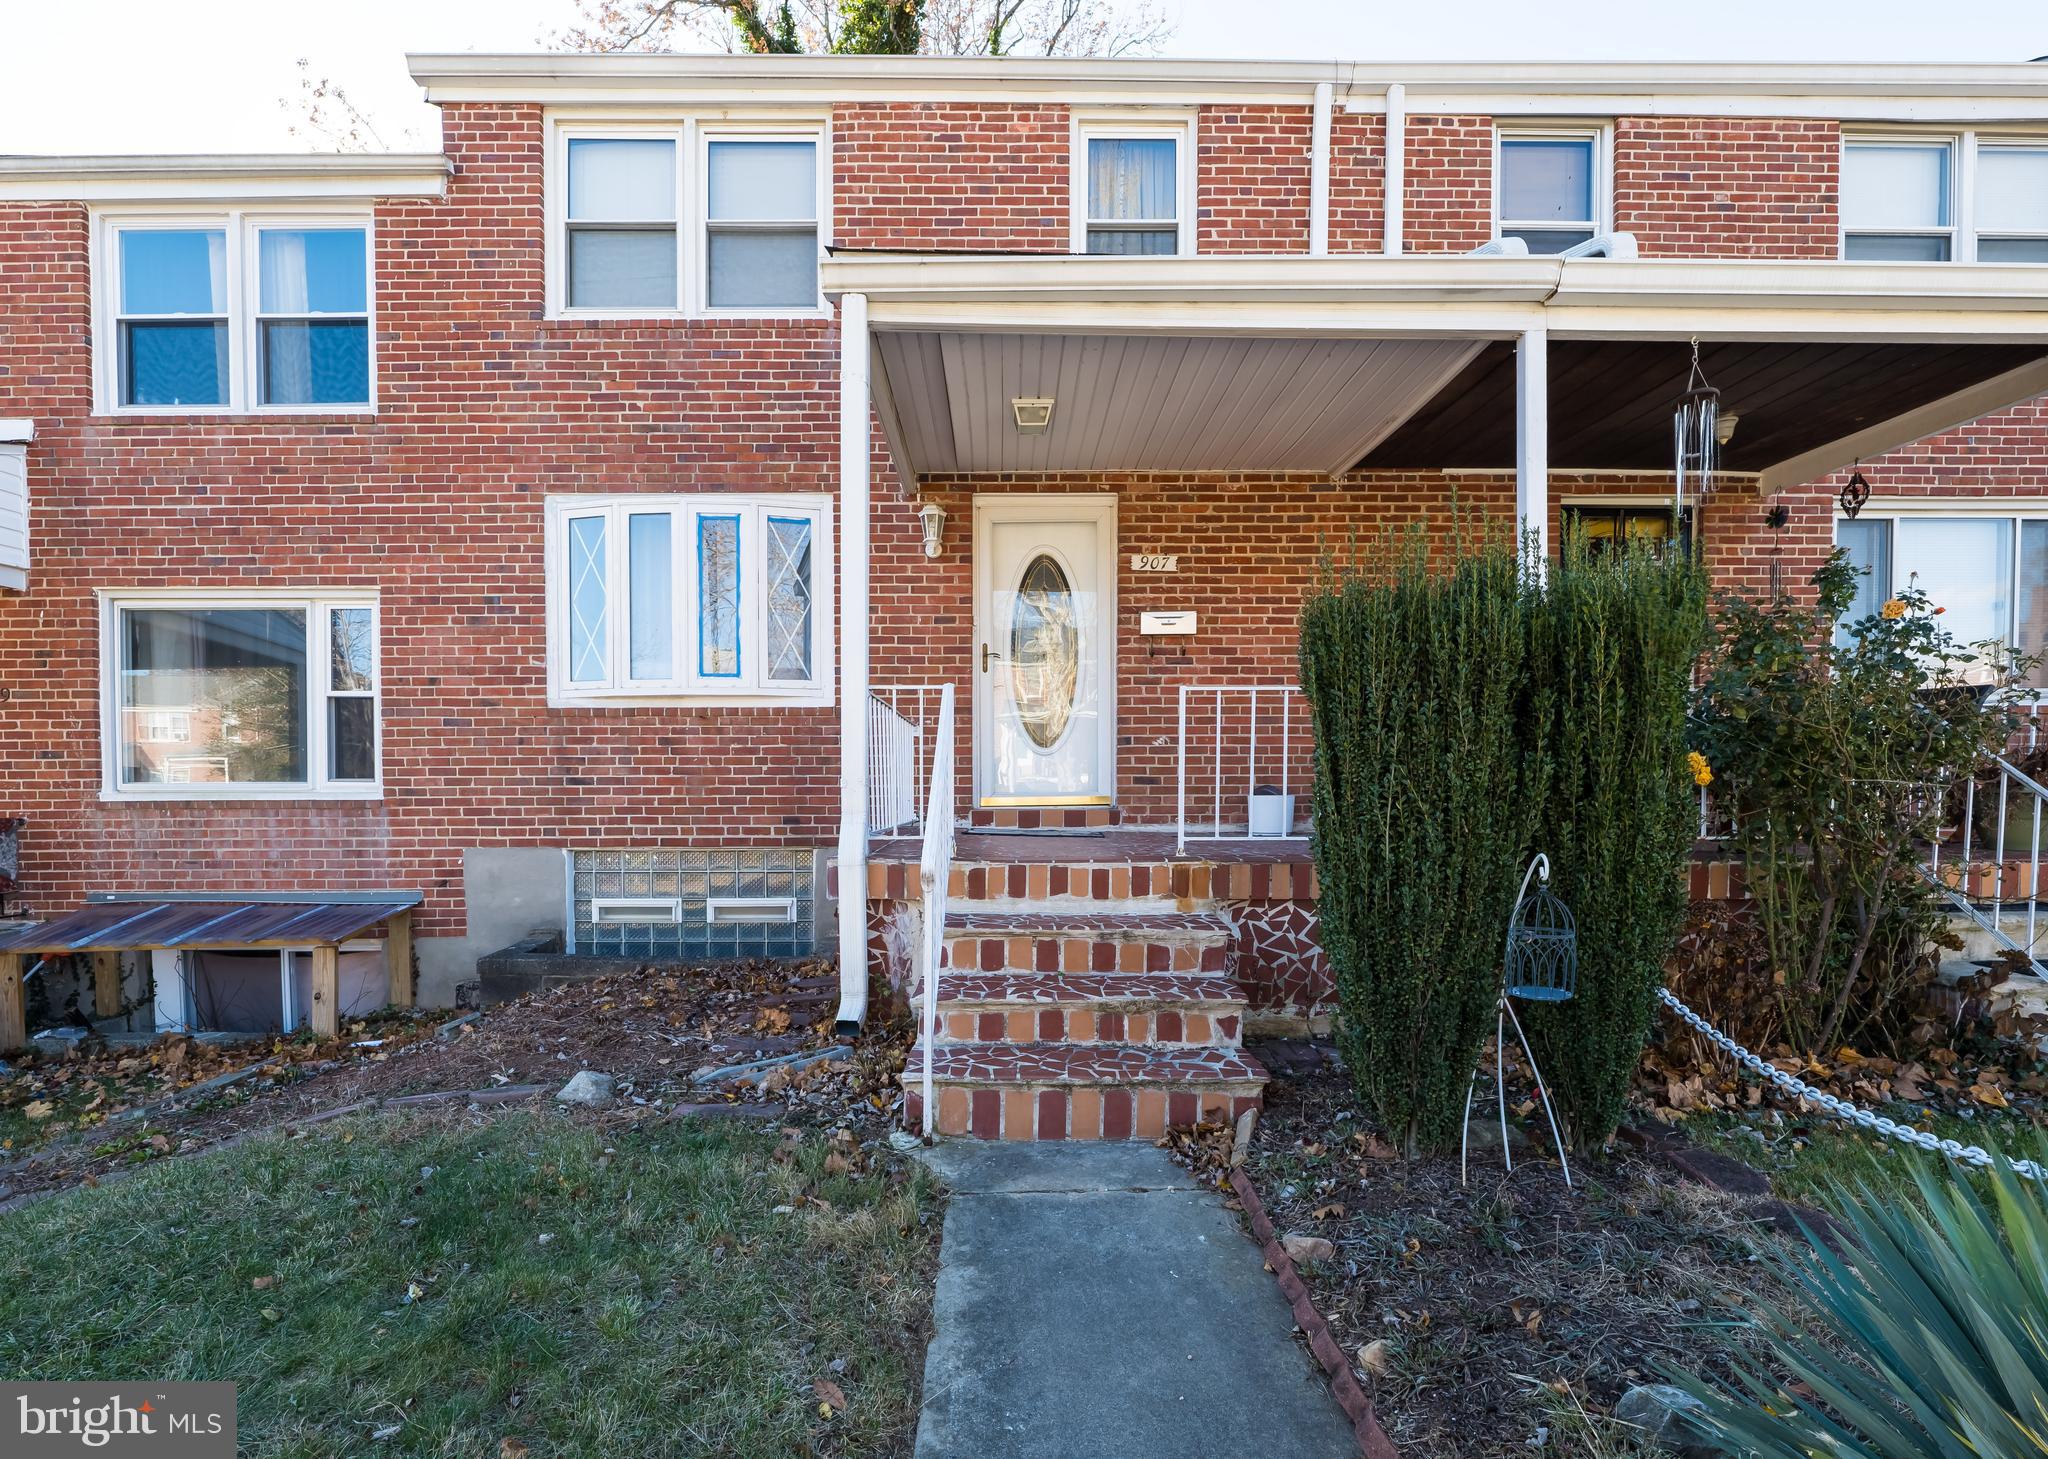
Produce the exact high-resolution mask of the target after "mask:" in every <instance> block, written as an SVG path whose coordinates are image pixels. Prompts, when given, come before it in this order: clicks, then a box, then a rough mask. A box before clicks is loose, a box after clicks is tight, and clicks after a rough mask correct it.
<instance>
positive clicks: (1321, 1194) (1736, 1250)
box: [1180, 1061, 1779, 1459]
mask: <svg viewBox="0 0 2048 1459" xmlns="http://www.w3.org/2000/svg"><path fill="white" fill-rule="evenodd" d="M1474 1130H1475V1134H1476V1133H1477V1131H1478V1121H1477V1120H1476V1119H1475V1121H1474ZM1494 1142H1495V1143H1494V1144H1493V1145H1492V1146H1490V1147H1488V1148H1485V1149H1478V1148H1475V1149H1474V1151H1473V1155H1472V1168H1471V1183H1470V1185H1469V1186H1467V1185H1462V1184H1460V1181H1459V1171H1458V1161H1457V1159H1456V1157H1455V1156H1453V1157H1450V1158H1448V1159H1425V1160H1419V1161H1416V1162H1413V1163H1404V1162H1402V1161H1401V1160H1400V1159H1399V1158H1397V1157H1396V1156H1395V1154H1394V1152H1393V1151H1392V1150H1391V1149H1389V1148H1388V1147H1387V1145H1386V1144H1385V1142H1384V1141H1383V1140H1382V1139H1381V1137H1380V1136H1379V1135H1378V1133H1377V1132H1375V1131H1374V1130H1372V1129H1371V1128H1370V1126H1369V1125H1368V1124H1367V1123H1366V1122H1365V1121H1364V1120H1363V1118H1362V1117H1361V1108H1360V1104H1359V1101H1358V1099H1357V1097H1356V1095H1355V1093H1354V1091H1353V1090H1352V1088H1351V1085H1350V1083H1349V1081H1348V1079H1347V1078H1346V1077H1345V1076H1344V1074H1343V1073H1342V1072H1341V1071H1340V1070H1338V1069H1337V1068H1335V1067H1334V1065H1332V1064H1330V1063H1328V1062H1326V1061H1325V1062H1320V1063H1318V1062H1316V1061H1297V1062H1296V1063H1295V1064H1294V1065H1293V1066H1291V1068H1290V1072H1289V1073H1288V1074H1287V1075H1286V1076H1284V1077H1277V1078H1276V1079H1275V1080H1274V1082H1273V1084H1272V1085H1271V1086H1270V1087H1269V1088H1268V1090H1267V1095H1266V1114H1265V1116H1264V1117H1263V1118H1262V1119H1261V1120H1260V1121H1259V1124H1258V1127H1257V1130H1256V1132H1255V1134H1254V1136H1253V1139H1252V1141H1251V1144H1250V1147H1249V1150H1248V1154H1247V1158H1246V1161H1245V1165H1244V1170H1245V1173H1246V1174H1247V1175H1248V1176H1249V1177H1250V1179H1251V1181H1252V1182H1253V1184H1254V1185H1255V1186H1256V1188H1257V1190H1258V1192H1259V1194H1260V1195H1261V1197H1262V1198H1263V1201H1264V1204H1265V1206H1266V1208H1267V1210H1268V1212H1269V1213H1270V1219H1271V1222H1272V1224H1273V1226H1274V1228H1275V1229H1276V1230H1277V1231H1278V1232H1280V1233H1283V1235H1303V1236H1315V1237H1322V1238H1324V1239H1326V1240H1328V1241H1329V1242H1331V1243H1333V1245H1334V1247H1335V1255H1334V1256H1333V1257H1331V1258H1330V1259H1327V1260H1308V1261H1302V1262H1300V1263H1298V1264H1297V1265H1298V1267H1299V1270H1300V1274H1301V1277H1302V1279H1303V1281H1304V1282H1305V1283H1306V1284H1307V1287H1308V1289H1309V1293H1310V1295H1311V1298H1312V1300H1313V1302H1314V1305H1315V1307H1316V1309H1317V1310H1318V1311H1319V1312H1320V1313H1321V1314H1322V1315H1323V1316H1324V1317H1325V1318H1327V1319H1328V1321H1329V1323H1330V1326H1331V1329H1332V1331H1333V1333H1334V1336H1335V1338H1336V1340H1337V1342H1338V1344H1339V1345H1340V1346H1341V1348H1342V1349H1343V1351H1344V1352H1345V1353H1346V1354H1347V1355H1348V1356H1349V1357H1350V1358H1351V1360H1352V1362H1353V1365H1354V1371H1355V1374H1356V1376H1357V1377H1358V1378H1359V1380H1360V1382H1361V1383H1363V1385H1364V1387H1365V1389H1366V1391H1367V1393H1368V1394H1369V1395H1370V1396H1371V1398H1372V1401H1373V1405H1374V1409H1375V1412H1376V1416H1377V1419H1378V1422H1379V1424H1380V1426H1381V1427H1382V1428H1384V1430H1385V1431H1386V1433H1387V1435H1388V1436H1389V1437H1390V1438H1391V1439H1392V1441H1393V1443H1394V1445H1395V1446H1396V1447H1397V1448H1398V1450H1399V1451H1400V1453H1401V1454H1403V1455H1405V1456H1446V1459H1449V1456H1457V1459H1481V1456H1497V1455H1519V1456H1527V1455H1529V1454H1531V1453H1546V1452H1547V1453H1574V1452H1577V1453H1594V1452H1603V1451H1601V1450H1598V1449H1595V1448H1594V1447H1592V1446H1591V1444H1590V1443H1588V1442H1586V1439H1587V1436H1589V1435H1590V1434H1593V1433H1596V1432H1598V1431H1599V1430H1600V1429H1601V1428H1602V1426H1603V1424H1604V1423H1605V1419H1604V1416H1605V1415H1606V1414H1607V1412H1608V1410H1610V1409H1611V1407H1612V1405H1613V1404H1614V1402H1615V1401H1616V1400H1617V1399H1619V1398H1620V1396H1621V1395H1622V1394H1623V1393H1624V1392H1626V1391H1627V1389H1628V1388H1630V1387H1631V1386H1633V1385H1635V1384H1637V1383H1642V1382H1655V1381H1658V1380H1659V1377H1660V1373H1659V1371H1658V1364H1660V1363H1673V1364H1679V1365H1682V1366H1706V1367H1709V1368H1711V1367H1713V1366H1714V1364H1715V1361H1716V1360H1715V1358H1714V1354H1715V1352H1716V1350H1717V1349H1718V1348H1719V1346H1720V1339H1721V1338H1722V1337H1723V1336H1724V1335H1725V1334H1726V1332H1727V1331H1728V1330H1729V1325H1730V1324H1731V1323H1734V1322H1738V1321H1741V1320H1742V1314H1741V1312H1740V1310H1739V1309H1740V1306H1741V1304H1742V1302H1743V1301H1744V1300H1745V1295H1746V1294H1745V1289H1746V1288H1753V1287H1754V1286H1755V1285H1756V1276H1757V1271H1756V1266H1755V1259H1756V1253H1757V1251H1758V1250H1759V1249H1760V1247H1761V1245H1762V1244H1764V1243H1766V1242H1769V1241H1773V1240H1776V1239H1778V1238H1777V1237H1775V1236H1774V1235H1772V1234H1771V1228H1772V1217H1773V1215H1776V1214H1779V1213H1778V1212H1775V1211H1773V1210H1772V1209H1770V1207H1771V1205H1772V1203H1771V1202H1769V1200H1768V1198H1767V1197H1747V1196H1743V1195H1739V1194H1733V1193H1730V1192H1726V1191H1717V1190H1712V1189H1708V1188H1705V1187H1702V1186H1700V1185H1697V1184H1694V1183H1692V1182H1691V1181H1688V1180H1686V1179H1685V1178H1684V1177H1683V1176H1682V1175H1681V1174H1680V1173H1679V1172H1678V1171H1676V1170H1675V1169H1673V1168H1672V1167H1671V1166H1670V1165H1669V1164H1667V1163H1665V1162H1664V1161H1662V1160H1659V1159H1656V1158H1653V1157H1652V1156H1651V1155H1650V1154H1646V1153H1639V1152H1637V1151H1634V1150H1632V1149H1627V1148H1618V1149H1617V1150H1616V1152H1615V1153H1613V1154H1611V1155H1608V1156H1606V1157H1604V1158H1602V1159H1601V1160H1599V1161H1598V1162H1594V1163H1592V1164H1590V1165H1585V1166H1582V1165H1580V1164H1577V1163H1575V1164H1574V1166H1573V1175H1574V1177H1575V1179H1576V1180H1577V1182H1578V1184H1577V1188H1576V1189H1567V1188H1566V1186H1565V1184H1564V1181H1563V1178H1562V1175H1561V1173H1560V1171H1559V1168H1558V1166H1557V1164H1556V1162H1555V1160H1554V1159H1552V1158H1549V1157H1547V1156H1546V1155H1545V1154H1543V1153H1542V1152H1541V1151H1540V1150H1536V1149H1529V1150H1526V1151H1524V1152H1522V1153H1518V1155H1517V1158H1516V1168H1515V1171H1514V1173H1513V1174H1512V1175H1508V1174H1505V1173H1504V1172H1503V1170H1502V1168H1501V1159H1500V1153H1499V1149H1498V1134H1497V1126H1496V1127H1495V1135H1494ZM1228 1149H1229V1140H1228V1136H1227V1134H1225V1133H1223V1132H1221V1131H1217V1132H1215V1135H1214V1136H1212V1138H1210V1139H1208V1140H1207V1141H1206V1142H1203V1141H1200V1140H1190V1139H1187V1138H1186V1137H1185V1136H1183V1137H1181V1140H1180V1153H1181V1154H1182V1155H1183V1156H1184V1157H1185V1158H1191V1159H1192V1160H1193V1161H1194V1163H1196V1164H1198V1165H1201V1166H1204V1167H1205V1168H1207V1169H1208V1170H1209V1172H1210V1173H1211V1174H1212V1175H1217V1174H1219V1173H1220V1172H1219V1169H1218V1162H1219V1158H1227V1153H1228ZM1568 1433H1569V1434H1570V1435H1571V1436H1573V1437H1572V1438H1571V1439H1569V1440H1568V1439H1567V1434H1568ZM1609 1437H1610V1439H1611V1438H1612V1437H1613V1436H1612V1434H1611V1433H1610V1436H1609Z"/></svg>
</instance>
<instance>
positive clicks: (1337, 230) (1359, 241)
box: [1330, 107, 1387, 253]
mask: <svg viewBox="0 0 2048 1459" xmlns="http://www.w3.org/2000/svg"><path fill="white" fill-rule="evenodd" d="M1386 139H1387V119H1386V118H1385V117H1383V116H1369V115H1366V114H1364V113H1362V112H1361V113H1357V114H1353V113H1350V112H1346V111H1344V110H1343V109H1342V108H1341V107H1340V108H1337V109H1336V110H1335V111H1334V112H1333V113H1332V115H1331V117H1330V251H1331V252H1332V253H1377V252H1379V250H1380V246H1381V245H1382V244H1383V243H1385V241H1386V216H1387V170H1386V159H1385V153H1384V149H1385V147H1386Z"/></svg>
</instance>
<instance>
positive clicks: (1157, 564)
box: [1131, 552, 1180, 572]
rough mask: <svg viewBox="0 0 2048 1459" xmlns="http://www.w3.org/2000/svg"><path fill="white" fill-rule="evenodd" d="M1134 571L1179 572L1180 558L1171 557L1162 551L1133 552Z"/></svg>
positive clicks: (1132, 569)
mask: <svg viewBox="0 0 2048 1459" xmlns="http://www.w3.org/2000/svg"><path fill="white" fill-rule="evenodd" d="M1131 571H1132V572H1179V571H1180V559H1179V558H1178V557H1169V556H1167V555H1166V554H1165V553H1162V552H1133V553H1132V554H1131Z"/></svg>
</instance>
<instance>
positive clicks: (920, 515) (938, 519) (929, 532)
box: [917, 502, 946, 557]
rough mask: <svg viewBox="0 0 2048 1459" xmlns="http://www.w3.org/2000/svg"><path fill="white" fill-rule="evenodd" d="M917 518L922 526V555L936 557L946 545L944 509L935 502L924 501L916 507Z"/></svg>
mask: <svg viewBox="0 0 2048 1459" xmlns="http://www.w3.org/2000/svg"><path fill="white" fill-rule="evenodd" d="M917 520H918V525H920V526H921V527H923V528H924V555H925V556H926V557H937V556H938V555H939V552H940V550H941V549H942V548H944V547H945V545H946V509H945V508H944V507H942V506H940V505H939V504H938V503H937V502H925V503H923V504H922V505H921V506H919V507H918V509H917Z"/></svg>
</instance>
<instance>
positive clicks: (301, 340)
mask: <svg viewBox="0 0 2048 1459" xmlns="http://www.w3.org/2000/svg"><path fill="white" fill-rule="evenodd" d="M262 254H263V257H262V264H261V268H262V271H263V276H262V279H261V280H260V302H261V304H262V306H263V312H264V313H265V314H304V313H306V312H307V311H308V309H310V307H311V305H310V304H309V303H308V299H309V296H310V292H311V291H310V289H309V287H308V284H307V279H306V235H305V234H303V233H290V232H285V231H283V230H278V231H275V232H270V233H266V234H265V235H264V236H263V250H262ZM263 353H264V360H263V373H264V379H265V381H266V383H267V385H268V389H267V390H266V391H265V396H266V398H268V399H270V400H274V401H280V402H283V401H291V402H294V403H296V402H300V401H308V400H311V399H313V398H314V397H313V351H312V339H311V337H310V334H309V332H308V331H307V330H305V329H278V328H274V327H273V328H269V329H266V330H265V331H264V339H263Z"/></svg>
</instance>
